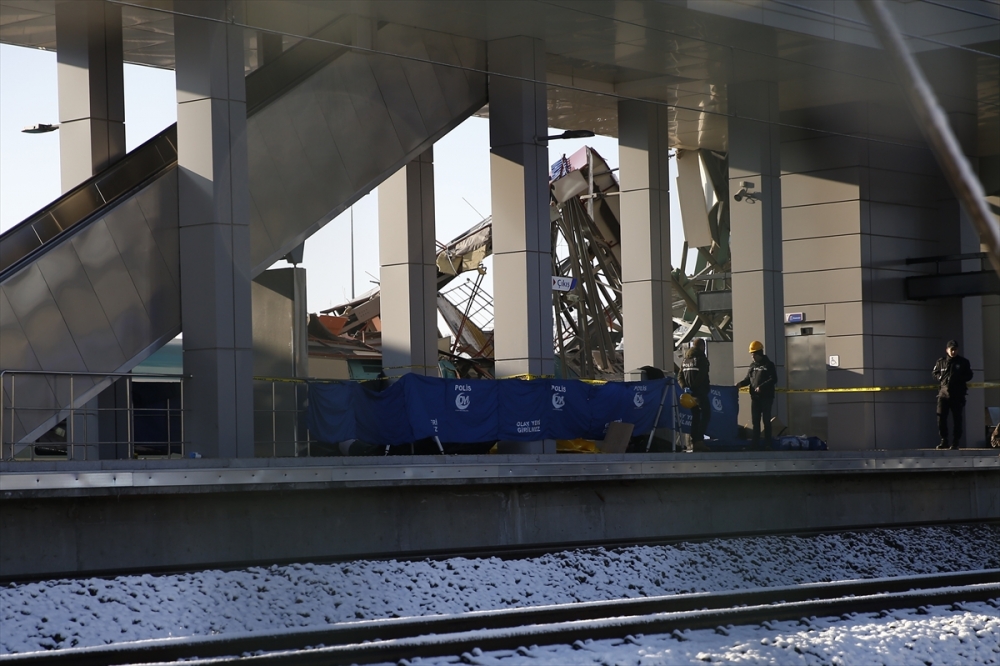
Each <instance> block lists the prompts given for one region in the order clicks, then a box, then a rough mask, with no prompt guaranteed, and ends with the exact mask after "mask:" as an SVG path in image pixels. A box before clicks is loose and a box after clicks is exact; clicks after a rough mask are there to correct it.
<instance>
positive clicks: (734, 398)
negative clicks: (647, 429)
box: [660, 386, 740, 439]
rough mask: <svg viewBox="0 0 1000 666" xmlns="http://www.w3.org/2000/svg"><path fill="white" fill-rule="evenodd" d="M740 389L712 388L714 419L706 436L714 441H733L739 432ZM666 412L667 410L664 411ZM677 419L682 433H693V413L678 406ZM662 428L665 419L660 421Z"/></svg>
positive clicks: (711, 400)
mask: <svg viewBox="0 0 1000 666" xmlns="http://www.w3.org/2000/svg"><path fill="white" fill-rule="evenodd" d="M739 395H740V393H739V389H738V388H736V387H735V386H712V387H711V390H710V392H709V403H710V405H709V406H710V407H711V409H712V418H711V420H710V421H709V422H708V429H707V430H706V431H705V434H706V435H708V436H709V437H711V438H712V439H733V438H734V437H736V431H737V430H739V411H740V400H739ZM664 411H666V410H664ZM677 418H678V421H680V431H681V432H686V433H690V432H691V411H690V410H688V409H684V408H683V407H681V406H680V405H677ZM660 426H661V427H669V425H664V419H662V418H661V419H660Z"/></svg>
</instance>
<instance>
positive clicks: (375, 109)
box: [340, 53, 406, 181]
mask: <svg viewBox="0 0 1000 666" xmlns="http://www.w3.org/2000/svg"><path fill="white" fill-rule="evenodd" d="M385 57H386V56H382V55H363V54H360V53H349V54H347V55H346V56H344V58H343V60H344V67H343V68H340V73H341V76H342V77H343V80H344V83H345V84H346V91H347V93H348V94H349V95H350V98H351V104H352V105H353V106H354V111H355V113H357V114H358V118H359V119H361V120H362V121H363V122H364V125H365V127H366V129H367V132H366V138H367V139H368V151H370V152H374V153H375V156H376V157H377V158H378V159H377V165H376V167H375V169H374V170H372V171H369V172H365V174H364V176H365V177H364V180H366V181H368V180H371V179H372V178H375V177H376V176H377V175H378V172H380V171H382V170H384V169H385V165H386V164H392V163H394V162H396V161H398V160H401V159H403V156H404V155H405V154H406V151H405V150H404V149H403V144H402V142H401V141H400V140H399V137H398V136H397V134H396V131H395V128H394V126H393V124H392V118H391V116H390V114H389V111H388V109H387V105H386V101H385V98H384V97H383V96H382V91H381V90H380V89H379V85H378V81H376V80H375V74H374V73H373V72H372V67H371V64H370V63H371V61H372V60H376V59H379V58H385ZM373 127H378V128H379V131H375V132H373V131H372V128H373Z"/></svg>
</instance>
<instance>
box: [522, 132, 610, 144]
mask: <svg viewBox="0 0 1000 666" xmlns="http://www.w3.org/2000/svg"><path fill="white" fill-rule="evenodd" d="M592 136H596V135H595V134H594V133H593V132H591V131H590V130H566V131H565V132H563V133H562V134H553V135H552V136H538V137H535V140H536V141H538V142H539V143H547V142H549V141H557V140H559V139H589V138H590V137H592Z"/></svg>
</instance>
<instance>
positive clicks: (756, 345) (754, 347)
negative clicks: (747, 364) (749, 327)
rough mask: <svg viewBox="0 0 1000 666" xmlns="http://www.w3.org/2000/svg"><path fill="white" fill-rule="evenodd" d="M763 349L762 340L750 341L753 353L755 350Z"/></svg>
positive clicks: (760, 350)
mask: <svg viewBox="0 0 1000 666" xmlns="http://www.w3.org/2000/svg"><path fill="white" fill-rule="evenodd" d="M762 351H764V343H762V342H761V341H760V340H754V341H753V342H751V343H750V353H751V354H752V353H754V352H762Z"/></svg>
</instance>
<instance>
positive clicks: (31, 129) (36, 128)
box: [21, 123, 59, 134]
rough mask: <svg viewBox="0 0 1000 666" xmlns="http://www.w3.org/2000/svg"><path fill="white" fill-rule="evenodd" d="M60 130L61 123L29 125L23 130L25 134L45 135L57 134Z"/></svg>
mask: <svg viewBox="0 0 1000 666" xmlns="http://www.w3.org/2000/svg"><path fill="white" fill-rule="evenodd" d="M57 129H59V123H51V124H50V123H38V124H37V125H28V126H27V127H24V128H22V129H21V131H22V132H24V133H25V134H45V133H47V132H55V131H56V130H57Z"/></svg>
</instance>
